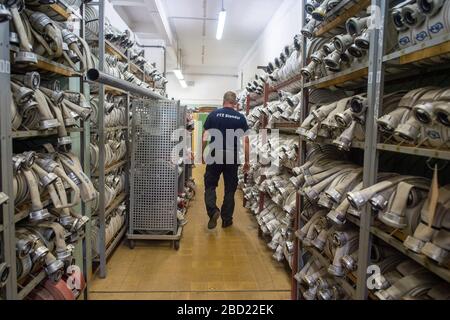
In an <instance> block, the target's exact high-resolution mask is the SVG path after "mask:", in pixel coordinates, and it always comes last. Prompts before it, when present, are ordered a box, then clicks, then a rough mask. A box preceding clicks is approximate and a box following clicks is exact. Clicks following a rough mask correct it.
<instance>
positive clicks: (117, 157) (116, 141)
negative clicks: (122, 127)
mask: <svg viewBox="0 0 450 320" xmlns="http://www.w3.org/2000/svg"><path fill="white" fill-rule="evenodd" d="M104 147H105V163H104V166H105V167H109V166H111V165H113V164H114V163H117V162H119V161H121V160H122V159H124V158H125V156H126V153H127V144H126V141H125V137H124V134H123V132H122V131H116V132H109V133H108V137H107V140H106V143H105V144H104ZM89 148H90V158H91V171H92V172H96V171H97V170H98V167H99V163H98V161H99V147H98V144H97V142H96V141H91V143H90V145H89Z"/></svg>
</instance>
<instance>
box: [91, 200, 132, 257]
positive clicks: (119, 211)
mask: <svg viewBox="0 0 450 320" xmlns="http://www.w3.org/2000/svg"><path fill="white" fill-rule="evenodd" d="M125 222H126V205H125V203H122V204H121V205H119V206H118V207H117V208H116V209H114V210H113V211H112V213H111V214H110V215H109V216H108V217H107V220H106V229H105V244H106V247H108V245H109V244H110V243H111V241H112V240H113V239H114V238H115V236H116V235H117V234H118V233H119V231H120V230H121V229H122V227H123V226H124V225H125ZM91 242H92V254H93V256H94V257H97V256H98V255H99V253H100V243H101V242H100V228H99V221H98V218H93V219H92V234H91Z"/></svg>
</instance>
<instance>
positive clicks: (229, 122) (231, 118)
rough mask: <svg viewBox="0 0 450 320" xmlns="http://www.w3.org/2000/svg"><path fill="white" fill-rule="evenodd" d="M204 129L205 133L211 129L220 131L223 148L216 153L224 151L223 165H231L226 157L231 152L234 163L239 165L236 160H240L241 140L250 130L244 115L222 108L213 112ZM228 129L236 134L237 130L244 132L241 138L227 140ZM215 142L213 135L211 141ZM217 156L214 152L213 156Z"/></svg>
mask: <svg viewBox="0 0 450 320" xmlns="http://www.w3.org/2000/svg"><path fill="white" fill-rule="evenodd" d="M203 128H204V130H205V131H206V130H210V129H216V130H218V131H220V133H221V134H222V139H223V148H222V150H220V149H219V148H217V149H216V151H223V155H224V162H223V163H229V161H226V159H230V158H227V157H226V155H227V154H230V152H231V154H232V155H233V159H234V161H233V163H237V160H236V159H239V158H238V150H239V149H240V138H241V137H242V136H243V133H245V132H246V131H247V130H248V124H247V120H246V119H245V117H244V115H242V114H241V113H240V112H238V111H236V110H234V109H231V108H220V109H217V110H215V111H213V112H211V113H210V114H209V115H208V118H207V119H206V121H205V125H204V127H203ZM227 129H228V130H233V132H236V130H239V129H241V130H242V131H241V134H239V137H234V138H233V139H231V138H228V139H227ZM210 133H212V132H210ZM237 133H238V132H236V135H237ZM213 142H214V134H212V139H211V143H213ZM216 147H217V146H216ZM215 154H216V153H214V152H213V153H212V156H215ZM230 164H231V163H230Z"/></svg>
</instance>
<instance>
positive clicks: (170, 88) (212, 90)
mask: <svg viewBox="0 0 450 320" xmlns="http://www.w3.org/2000/svg"><path fill="white" fill-rule="evenodd" d="M185 78H186V80H187V81H188V82H189V81H194V82H195V85H194V86H193V87H187V88H186V89H184V88H182V87H181V86H180V83H179V81H178V79H177V78H176V77H175V76H174V75H173V74H172V73H169V74H168V75H167V79H168V80H169V83H168V84H167V93H168V95H169V97H170V98H172V97H173V98H175V99H176V100H181V103H182V104H186V105H196V106H221V105H222V98H223V94H224V93H225V92H226V91H229V90H231V91H236V90H237V89H238V83H237V78H236V77H223V76H211V75H189V74H187V75H185Z"/></svg>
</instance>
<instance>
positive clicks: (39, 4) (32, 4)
mask: <svg viewBox="0 0 450 320" xmlns="http://www.w3.org/2000/svg"><path fill="white" fill-rule="evenodd" d="M82 2H83V1H82V0H66V1H65V3H66V4H67V5H68V6H70V7H72V8H74V9H77V8H80V7H81V4H82ZM52 3H54V2H53V1H39V0H25V4H26V6H27V8H29V9H31V10H33V11H39V12H42V13H45V14H46V15H47V16H48V17H49V18H50V19H52V20H54V21H64V18H63V17H62V16H61V15H60V14H58V13H57V12H55V11H54V10H53V9H51V8H50V4H52Z"/></svg>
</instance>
